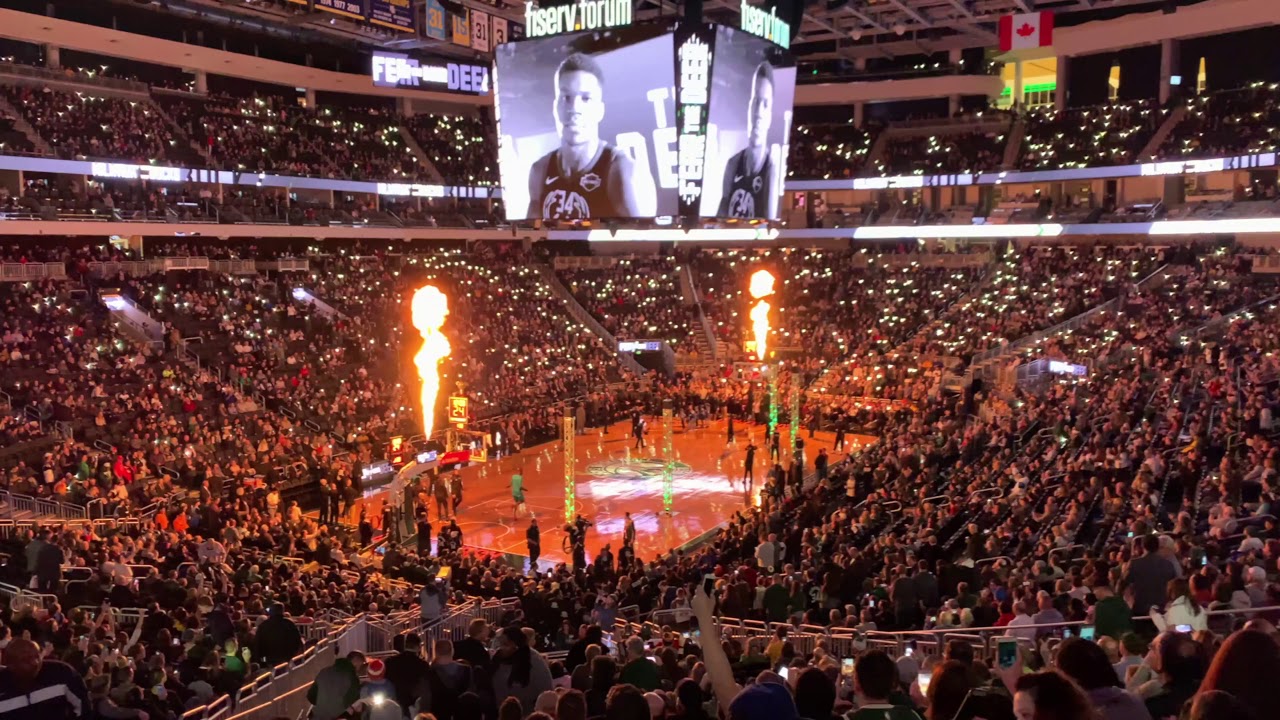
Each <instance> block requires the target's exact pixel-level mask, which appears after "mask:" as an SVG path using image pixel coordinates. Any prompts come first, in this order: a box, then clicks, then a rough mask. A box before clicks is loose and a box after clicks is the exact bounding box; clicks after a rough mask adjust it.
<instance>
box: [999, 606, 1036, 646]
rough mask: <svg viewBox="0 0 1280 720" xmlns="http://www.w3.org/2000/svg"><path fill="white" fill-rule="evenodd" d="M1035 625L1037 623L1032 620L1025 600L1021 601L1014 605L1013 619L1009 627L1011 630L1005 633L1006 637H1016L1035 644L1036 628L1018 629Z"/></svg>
mask: <svg viewBox="0 0 1280 720" xmlns="http://www.w3.org/2000/svg"><path fill="white" fill-rule="evenodd" d="M1034 624H1035V621H1034V620H1032V619H1031V613H1029V612H1028V611H1027V603H1026V601H1025V600H1024V601H1019V602H1017V603H1014V606H1013V619H1012V620H1010V621H1009V626H1008V627H1009V629H1008V630H1007V631H1005V635H1007V636H1008V637H1016V638H1020V639H1022V640H1026V641H1027V642H1032V643H1034V642H1035V639H1036V631H1035V628H1027V629H1024V630H1019V629H1018V628H1022V627H1025V626H1027V625H1034Z"/></svg>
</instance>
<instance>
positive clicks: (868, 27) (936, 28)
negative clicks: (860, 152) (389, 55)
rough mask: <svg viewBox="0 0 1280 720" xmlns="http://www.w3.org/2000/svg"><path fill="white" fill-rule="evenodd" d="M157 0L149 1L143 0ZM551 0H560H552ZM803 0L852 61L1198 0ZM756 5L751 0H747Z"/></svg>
mask: <svg viewBox="0 0 1280 720" xmlns="http://www.w3.org/2000/svg"><path fill="white" fill-rule="evenodd" d="M150 1H151V2H157V0H150ZM456 1H457V2H458V3H459V4H461V5H465V6H468V7H473V8H476V9H480V10H483V11H485V12H488V13H493V14H497V15H502V16H506V17H507V18H508V19H510V20H514V21H520V19H521V13H522V9H523V2H522V1H521V0H456ZM552 1H553V2H557V1H560V0H552ZM636 1H637V3H638V4H637V16H638V17H639V18H640V19H642V20H644V19H653V18H658V17H661V16H664V15H665V16H672V15H676V14H678V13H680V12H681V5H682V2H681V1H680V0H636ZM796 1H797V2H804V3H805V11H804V16H803V20H802V22H801V24H800V28H799V32H798V33H797V34H796V35H795V36H794V37H793V41H792V49H793V51H794V52H795V54H796V55H797V56H799V57H801V58H803V59H807V60H815V61H817V60H839V59H846V60H856V59H857V58H893V57H900V56H909V55H920V54H933V53H938V52H946V51H949V50H953V49H965V48H973V47H994V46H995V45H996V43H997V37H996V25H997V23H998V22H999V19H1000V18H1001V17H1002V16H1004V15H1007V14H1010V13H1024V12H1035V11H1040V10H1051V11H1053V12H1054V14H1055V17H1056V19H1055V23H1056V25H1057V26H1058V27H1064V26H1070V25H1078V24H1081V23H1084V22H1089V21H1092V20H1103V19H1107V18H1113V17H1117V16H1120V15H1123V14H1126V13H1129V12H1151V11H1153V10H1160V9H1162V8H1164V9H1172V8H1174V7H1176V6H1182V5H1191V4H1195V3H1198V2H1203V1H1204V0H796ZM144 2H146V0H144ZM739 2H740V0H704V5H703V14H704V17H706V18H707V19H708V20H716V21H720V22H725V23H734V24H736V23H737V17H738V14H739ZM157 4H160V5H162V6H164V7H165V8H166V9H174V7H175V6H181V5H186V6H188V7H191V8H202V9H204V10H209V9H212V8H217V9H219V10H222V11H225V12H229V13H234V14H237V15H239V16H242V17H245V18H246V19H248V18H250V17H251V18H253V19H254V20H257V21H260V22H267V23H280V24H284V25H287V26H289V27H290V28H291V29H293V30H303V29H305V30H310V31H313V32H314V33H315V34H318V35H322V36H327V37H330V38H331V39H333V40H335V41H338V40H345V41H352V40H355V41H358V42H360V43H361V44H368V45H381V46H385V47H388V48H394V49H400V50H408V49H421V50H424V51H431V52H443V53H446V54H452V55H472V56H473V55H475V53H474V51H471V50H470V49H468V48H461V47H458V46H452V47H450V44H449V43H443V42H440V41H433V40H424V39H416V40H408V39H405V38H395V37H392V36H391V35H390V34H386V35H385V36H384V35H383V34H382V33H378V32H376V31H375V32H371V31H370V29H369V28H367V27H365V28H360V27H356V26H354V24H351V23H347V22H345V21H335V20H334V18H333V16H332V15H330V14H326V13H319V12H313V13H311V14H310V15H305V14H303V15H300V14H298V13H297V11H296V7H295V8H294V9H291V11H290V12H284V11H282V10H281V9H280V7H279V6H278V5H277V4H276V3H275V2H274V1H273V0H165V2H163V3H157ZM753 4H756V3H753Z"/></svg>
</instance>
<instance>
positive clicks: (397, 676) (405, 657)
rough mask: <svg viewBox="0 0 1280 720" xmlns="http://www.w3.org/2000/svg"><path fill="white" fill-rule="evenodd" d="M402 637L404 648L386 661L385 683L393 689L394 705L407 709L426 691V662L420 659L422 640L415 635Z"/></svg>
mask: <svg viewBox="0 0 1280 720" xmlns="http://www.w3.org/2000/svg"><path fill="white" fill-rule="evenodd" d="M403 637H404V648H403V649H401V650H400V652H398V653H396V654H395V655H392V656H391V657H389V658H387V660H386V667H387V674H386V677H387V682H389V683H391V687H393V688H395V693H396V703H398V704H399V705H400V707H402V708H409V707H412V706H413V703H414V702H415V701H416V700H417V699H418V697H419V696H421V695H422V694H423V691H424V690H425V689H426V685H425V683H426V680H427V669H428V665H427V661H426V660H423V659H422V639H421V638H420V637H418V634H417V633H408V634H406V635H404V636H403Z"/></svg>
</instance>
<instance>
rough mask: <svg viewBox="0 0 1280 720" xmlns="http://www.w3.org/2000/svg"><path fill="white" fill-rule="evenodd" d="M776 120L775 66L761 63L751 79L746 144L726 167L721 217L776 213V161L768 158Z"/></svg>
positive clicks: (721, 199)
mask: <svg viewBox="0 0 1280 720" xmlns="http://www.w3.org/2000/svg"><path fill="white" fill-rule="evenodd" d="M772 123H773V68H772V67H770V66H769V63H767V62H762V63H760V65H759V66H757V67H756V71H755V74H754V76H753V77H752V79H751V105H750V106H749V108H748V113H747V147H746V149H744V150H742V151H741V152H739V153H738V154H736V155H734V156H733V157H732V158H731V159H730V160H729V164H728V165H727V166H725V169H724V192H723V193H722V194H721V195H720V212H719V213H718V216H719V217H732V218H754V217H760V218H770V217H774V215H775V214H776V213H777V207H776V205H777V202H778V198H777V196H776V195H775V193H774V190H775V188H774V184H773V163H772V162H770V161H769V125H770V124H772Z"/></svg>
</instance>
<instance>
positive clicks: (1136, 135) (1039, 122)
mask: <svg viewBox="0 0 1280 720" xmlns="http://www.w3.org/2000/svg"><path fill="white" fill-rule="evenodd" d="M1165 117H1166V114H1165V113H1164V112H1163V111H1162V110H1161V109H1160V107H1159V105H1158V104H1157V103H1156V102H1155V101H1154V100H1134V101H1129V102H1123V103H1115V104H1112V105H1100V106H1097V107H1087V108H1070V109H1067V110H1058V109H1056V108H1052V107H1047V108H1033V109H1032V110H1030V111H1028V112H1027V117H1026V123H1027V129H1026V137H1025V139H1024V140H1023V141H1022V158H1021V160H1020V162H1019V164H1018V166H1019V167H1020V168H1021V169H1023V170H1046V169H1050V168H1081V167H1092V166H1097V165H1126V164H1128V163H1133V162H1137V161H1138V160H1139V158H1138V153H1139V152H1141V151H1142V149H1143V148H1144V147H1145V146H1146V144H1147V142H1148V141H1149V140H1151V136H1152V135H1154V134H1155V131H1156V130H1157V129H1158V128H1159V127H1160V124H1161V123H1162V122H1163V121H1164V118H1165Z"/></svg>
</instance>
